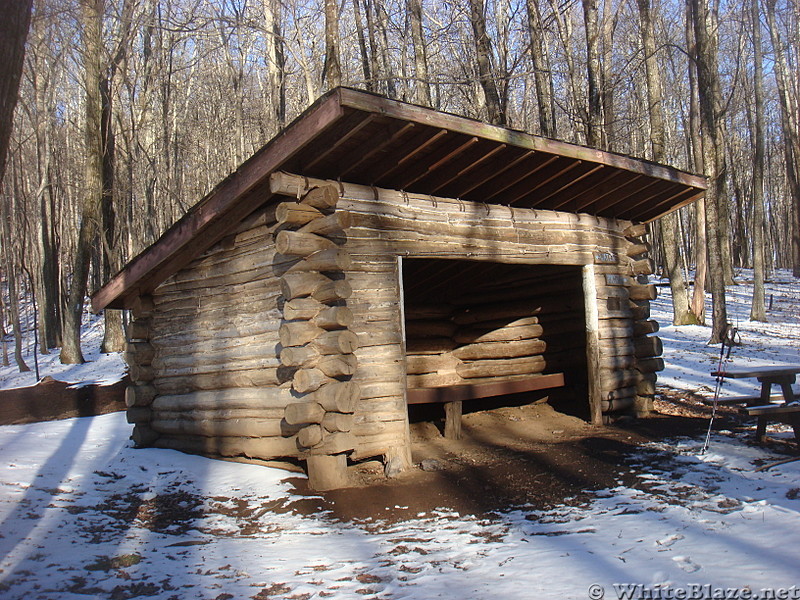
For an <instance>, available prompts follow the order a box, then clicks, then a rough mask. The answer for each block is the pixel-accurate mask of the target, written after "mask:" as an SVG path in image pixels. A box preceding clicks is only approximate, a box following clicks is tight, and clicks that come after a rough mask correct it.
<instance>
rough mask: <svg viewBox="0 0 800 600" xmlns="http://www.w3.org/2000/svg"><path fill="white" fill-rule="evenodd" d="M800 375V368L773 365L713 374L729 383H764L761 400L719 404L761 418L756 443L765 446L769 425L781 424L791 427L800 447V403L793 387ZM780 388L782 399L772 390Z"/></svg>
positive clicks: (745, 398)
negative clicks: (738, 381)
mask: <svg viewBox="0 0 800 600" xmlns="http://www.w3.org/2000/svg"><path fill="white" fill-rule="evenodd" d="M798 373H800V365H770V366H762V367H739V368H730V369H724V370H722V371H712V373H711V374H712V375H714V376H715V377H719V376H722V377H725V378H728V379H748V378H755V379H757V380H758V381H759V382H760V383H761V393H760V394H759V395H758V396H734V397H731V398H723V399H720V400H717V403H718V404H725V405H741V407H740V409H739V412H741V413H742V414H746V415H749V416H751V417H758V421H757V425H756V439H758V441H759V442H763V441H764V439H765V434H766V430H767V421H768V420H772V421H778V422H780V423H786V424H787V425H791V426H792V428H793V429H794V437H795V440H796V441H797V443H798V444H800V402H797V401H796V399H795V395H794V391H793V390H792V384H793V383H794V382H795V380H796V379H797V375H798ZM773 385H774V386H777V387H778V388H780V392H781V393H780V394H779V395H773V394H772V386H773Z"/></svg>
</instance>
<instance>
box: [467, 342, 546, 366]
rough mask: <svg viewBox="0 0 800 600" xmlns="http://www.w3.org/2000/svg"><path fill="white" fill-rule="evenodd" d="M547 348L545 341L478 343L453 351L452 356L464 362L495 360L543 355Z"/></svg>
mask: <svg viewBox="0 0 800 600" xmlns="http://www.w3.org/2000/svg"><path fill="white" fill-rule="evenodd" d="M546 348H547V344H546V343H545V342H544V341H543V340H538V339H535V340H518V341H514V342H477V343H475V344H467V345H466V346H461V347H460V348H456V349H455V350H453V352H452V354H453V356H455V357H456V358H460V359H461V360H463V361H467V360H482V359H494V358H517V357H520V356H533V355H535V354H541V353H542V352H544V351H545V349H546Z"/></svg>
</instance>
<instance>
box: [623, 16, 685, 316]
mask: <svg viewBox="0 0 800 600" xmlns="http://www.w3.org/2000/svg"><path fill="white" fill-rule="evenodd" d="M637 4H638V7H639V17H640V19H641V36H642V48H643V50H644V66H645V74H646V77H647V109H648V116H649V119H650V144H651V149H652V153H653V156H652V158H653V160H654V161H656V162H659V163H663V162H664V160H665V157H666V131H665V129H664V114H663V92H662V90H663V86H662V84H661V75H660V71H659V69H658V61H657V60H656V43H655V35H654V31H653V18H652V14H651V7H650V0H637ZM659 227H660V230H661V243H662V246H663V248H664V267H665V270H666V272H667V276H668V277H669V285H670V289H671V290H672V315H673V316H672V323H673V325H687V324H690V323H697V319H696V318H695V317H694V315H693V314H692V313H691V312H690V311H689V296H688V294H687V291H686V281H685V280H684V278H683V271H682V270H681V262H682V261H681V255H680V246H679V244H680V237H679V235H678V233H679V232H678V215H677V213H674V212H672V213H670V214H668V215H665V216H664V217H662V218H661V219H660V221H659Z"/></svg>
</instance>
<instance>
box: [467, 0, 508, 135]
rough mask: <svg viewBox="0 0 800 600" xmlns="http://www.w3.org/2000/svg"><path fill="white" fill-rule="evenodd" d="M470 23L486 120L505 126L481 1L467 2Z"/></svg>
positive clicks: (504, 115)
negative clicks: (484, 102)
mask: <svg viewBox="0 0 800 600" xmlns="http://www.w3.org/2000/svg"><path fill="white" fill-rule="evenodd" d="M469 8H470V17H469V20H470V23H471V24H472V33H473V35H474V36H475V61H476V63H477V66H478V80H479V82H480V84H481V88H482V89H483V95H484V98H485V100H486V118H487V120H488V121H489V123H492V124H493V125H505V124H506V111H505V106H504V103H503V102H502V100H501V98H500V92H499V91H498V88H497V82H496V81H495V70H494V68H493V67H492V41H491V39H490V38H489V34H488V33H487V32H486V14H485V10H486V9H485V7H484V4H483V0H469Z"/></svg>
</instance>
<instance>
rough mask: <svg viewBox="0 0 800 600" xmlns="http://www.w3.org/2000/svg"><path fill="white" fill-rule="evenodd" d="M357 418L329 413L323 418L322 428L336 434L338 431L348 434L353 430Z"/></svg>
mask: <svg viewBox="0 0 800 600" xmlns="http://www.w3.org/2000/svg"><path fill="white" fill-rule="evenodd" d="M354 421H355V418H354V417H353V415H352V414H348V413H339V412H329V413H325V416H324V417H323V418H322V428H323V429H324V430H325V431H329V432H331V433H336V432H338V431H342V432H347V431H350V430H351V429H352V428H353V423H354Z"/></svg>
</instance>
